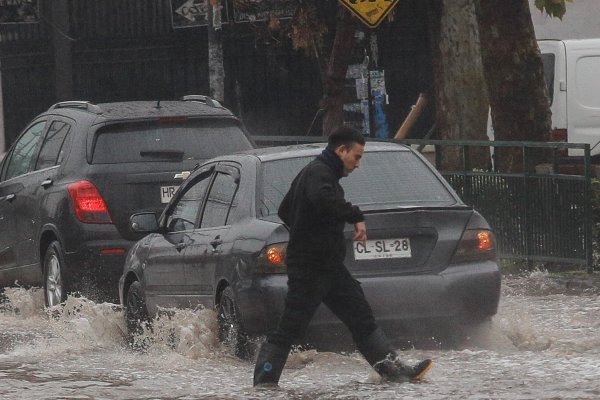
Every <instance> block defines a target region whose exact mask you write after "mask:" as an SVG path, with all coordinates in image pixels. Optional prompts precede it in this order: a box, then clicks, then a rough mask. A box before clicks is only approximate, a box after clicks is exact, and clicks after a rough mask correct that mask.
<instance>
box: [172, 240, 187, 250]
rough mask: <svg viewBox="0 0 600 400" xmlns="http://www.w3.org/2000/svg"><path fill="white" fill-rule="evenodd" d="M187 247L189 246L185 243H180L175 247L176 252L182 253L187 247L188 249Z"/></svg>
mask: <svg viewBox="0 0 600 400" xmlns="http://www.w3.org/2000/svg"><path fill="white" fill-rule="evenodd" d="M186 246H187V245H186V244H185V243H183V242H179V243H177V244H176V245H175V250H177V251H181V250H183V249H185V247H186Z"/></svg>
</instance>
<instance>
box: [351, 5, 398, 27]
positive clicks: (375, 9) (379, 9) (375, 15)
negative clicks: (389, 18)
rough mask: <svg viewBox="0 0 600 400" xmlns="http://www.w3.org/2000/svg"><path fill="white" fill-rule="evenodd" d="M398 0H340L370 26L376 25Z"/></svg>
mask: <svg viewBox="0 0 600 400" xmlns="http://www.w3.org/2000/svg"><path fill="white" fill-rule="evenodd" d="M398 1H399V0H340V2H341V3H342V4H343V5H344V6H346V8H348V9H349V10H350V11H352V12H353V13H354V14H355V15H356V16H357V17H359V18H360V20H361V21H362V22H364V23H365V24H367V26H369V27H371V28H375V27H377V25H379V23H380V22H381V21H383V19H384V18H385V16H386V15H388V13H389V12H390V11H391V10H392V8H394V6H395V5H396V4H398Z"/></svg>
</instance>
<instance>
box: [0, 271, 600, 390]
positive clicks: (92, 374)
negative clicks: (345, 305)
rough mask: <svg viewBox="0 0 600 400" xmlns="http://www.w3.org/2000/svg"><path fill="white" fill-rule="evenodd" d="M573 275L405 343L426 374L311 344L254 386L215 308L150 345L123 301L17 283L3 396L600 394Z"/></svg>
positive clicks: (587, 315)
mask: <svg viewBox="0 0 600 400" xmlns="http://www.w3.org/2000/svg"><path fill="white" fill-rule="evenodd" d="M567 283H568V284H567ZM567 283H565V281H559V280H557V279H555V278H554V277H551V276H550V275H548V274H547V273H544V272H533V273H530V274H527V275H525V276H520V277H505V279H504V282H503V292H502V299H501V305H500V310H499V313H498V315H497V316H496V317H495V318H494V319H493V323H492V326H491V328H490V329H489V330H486V331H484V332H480V334H478V335H476V336H477V337H474V338H473V340H472V342H471V343H470V344H469V345H468V346H467V348H464V349H460V350H440V349H435V348H434V349H433V350H431V349H427V350H424V349H413V350H408V351H403V352H402V353H401V355H402V357H403V358H404V359H405V360H406V361H409V362H416V361H418V360H420V359H422V358H424V357H431V358H432V359H433V360H434V362H435V365H434V368H433V369H432V370H431V371H430V372H429V373H428V375H427V380H426V381H425V382H423V383H420V384H412V383H401V384H394V383H381V382H380V381H379V378H378V375H377V374H376V373H374V372H373V371H372V370H371V368H370V367H369V366H368V364H367V363H366V362H365V361H364V360H363V359H362V358H361V357H360V355H358V354H357V353H352V354H337V353H328V352H316V351H314V350H310V351H301V352H297V353H293V354H292V355H291V356H290V359H289V360H288V363H287V365H286V368H285V369H284V371H283V376H282V378H281V381H280V386H279V388H271V389H254V388H253V387H252V371H253V365H252V364H251V363H250V362H247V361H242V360H239V359H237V358H235V357H233V356H232V355H230V353H229V352H228V350H227V349H226V348H223V347H222V346H221V345H220V344H219V343H218V341H217V339H216V316H215V314H214V313H213V312H212V311H209V310H200V311H194V312H193V311H177V312H175V313H174V314H173V315H171V318H165V319H164V320H161V323H159V324H158V326H157V327H156V329H155V330H154V332H153V333H152V334H151V337H149V338H147V339H151V343H152V344H151V345H150V347H149V349H148V351H147V352H145V353H140V352H134V351H132V350H130V349H129V348H128V347H127V345H126V342H125V339H124V335H123V331H124V329H125V326H124V321H123V314H122V311H121V310H120V309H119V307H117V306H115V305H112V304H107V303H104V304H95V303H93V302H89V301H87V300H85V299H81V298H69V299H68V301H67V302H66V304H65V305H64V306H61V307H59V308H56V309H54V310H50V311H45V310H44V308H43V306H42V304H43V296H42V294H41V292H40V291H39V290H35V289H29V290H24V289H7V290H6V292H5V295H6V297H7V298H8V300H6V301H4V302H3V303H2V304H0V399H19V400H41V399H111V400H112V399H181V400H184V399H394V398H402V399H417V398H418V399H421V398H425V399H598V398H600V318H599V317H600V289H599V287H597V286H594V285H586V284H576V285H573V284H571V283H569V282H567Z"/></svg>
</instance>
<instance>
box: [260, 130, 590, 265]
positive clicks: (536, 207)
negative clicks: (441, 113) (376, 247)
mask: <svg viewBox="0 0 600 400" xmlns="http://www.w3.org/2000/svg"><path fill="white" fill-rule="evenodd" d="M254 140H255V142H256V143H257V145H259V146H274V145H283V144H300V143H311V142H322V141H325V140H326V138H325V137H306V136H302V137H286V136H255V137H254ZM400 143H403V144H407V145H412V146H415V147H417V149H418V150H420V151H422V150H424V149H425V150H433V154H431V153H430V155H432V157H429V158H430V160H431V161H432V162H433V163H434V164H435V165H436V168H438V170H440V165H441V154H442V151H441V150H442V148H443V147H444V146H457V147H459V148H460V149H461V150H460V154H461V155H462V156H463V157H462V168H460V169H459V170H457V171H444V170H440V173H441V174H442V175H443V176H444V177H445V178H446V180H448V182H449V183H450V185H452V187H453V188H454V189H455V190H456V192H457V193H458V194H459V195H460V196H461V198H462V199H463V201H464V202H465V203H467V204H469V205H471V206H473V207H474V208H475V209H476V210H478V211H479V212H481V213H482V214H483V215H484V216H485V218H486V219H487V220H488V222H489V223H490V225H491V226H492V228H493V230H494V231H495V233H496V237H497V240H498V254H499V257H500V258H507V259H522V260H526V261H528V262H533V261H542V262H557V263H568V264H580V265H585V266H586V267H587V269H588V271H589V272H591V271H592V270H593V257H592V225H593V220H592V209H591V195H592V193H591V162H590V147H589V145H587V144H567V143H540V142H486V141H447V140H418V139H414V140H413V139H408V140H403V141H400ZM473 147H478V148H481V147H489V148H490V150H498V149H500V148H511V147H512V148H520V149H521V151H522V154H523V162H524V164H528V163H529V162H531V153H532V150H534V149H546V150H549V151H550V152H551V153H553V154H554V156H555V157H554V160H553V161H554V162H553V163H552V165H551V169H550V171H546V173H543V174H542V173H530V172H523V173H503V172H498V171H493V170H492V171H482V170H474V169H472V168H470V167H469V161H468V156H467V155H468V154H469V151H468V149H469V148H473ZM564 149H579V150H581V151H582V152H583V154H584V155H583V157H582V159H581V164H580V167H581V168H580V173H578V174H574V173H570V174H567V173H564V172H561V168H560V157H559V156H558V154H559V150H564ZM524 170H527V168H524Z"/></svg>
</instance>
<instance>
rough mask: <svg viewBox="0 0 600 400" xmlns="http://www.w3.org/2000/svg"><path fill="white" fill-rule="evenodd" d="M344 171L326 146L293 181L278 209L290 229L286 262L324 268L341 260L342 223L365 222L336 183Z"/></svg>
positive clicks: (343, 248) (343, 246)
mask: <svg viewBox="0 0 600 400" xmlns="http://www.w3.org/2000/svg"><path fill="white" fill-rule="evenodd" d="M343 171H344V170H343V163H342V160H341V159H340V158H339V157H338V155H337V154H335V153H334V152H333V151H332V150H330V149H325V150H324V151H323V153H322V154H321V155H319V156H318V157H317V158H315V159H314V160H313V161H311V162H310V163H309V164H308V165H307V166H306V167H304V169H303V170H302V171H300V173H299V174H298V176H296V178H295V179H294V181H293V182H292V185H291V187H290V190H289V191H288V192H287V194H286V195H285V197H284V198H283V200H282V202H281V205H280V206H279V212H278V215H279V217H280V218H281V220H282V221H283V222H284V223H285V224H286V225H287V226H288V227H289V229H290V241H289V243H288V247H287V256H286V262H287V264H288V265H290V266H292V265H295V266H301V267H309V268H322V267H325V268H327V267H332V266H338V265H340V264H342V263H343V261H344V257H345V255H346V244H345V242H344V225H345V224H346V223H349V224H355V223H357V222H361V221H364V216H363V214H362V212H361V211H360V209H359V208H358V207H357V206H353V205H352V204H351V203H349V202H347V201H346V200H345V198H344V190H343V189H342V186H341V185H340V183H339V180H340V178H341V177H342V176H343Z"/></svg>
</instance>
